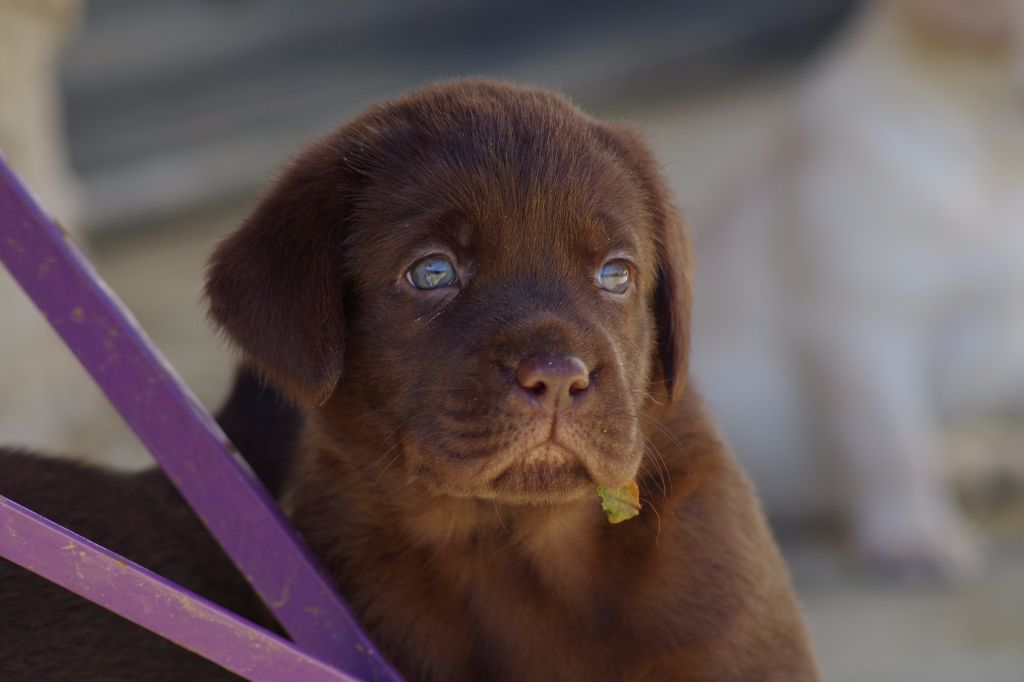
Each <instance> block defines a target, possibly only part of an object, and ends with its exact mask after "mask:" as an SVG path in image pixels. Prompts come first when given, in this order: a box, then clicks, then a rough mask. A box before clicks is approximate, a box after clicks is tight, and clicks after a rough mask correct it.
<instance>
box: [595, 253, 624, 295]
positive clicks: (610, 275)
mask: <svg viewBox="0 0 1024 682" xmlns="http://www.w3.org/2000/svg"><path fill="white" fill-rule="evenodd" d="M597 285H598V286H599V287H601V288H602V289H604V290H605V291H608V292H611V293H613V294H622V293H625V291H626V289H628V288H629V262H627V261H624V260H621V259H618V258H616V259H615V260H610V261H608V262H607V263H605V264H604V265H602V266H601V269H600V270H598V271H597Z"/></svg>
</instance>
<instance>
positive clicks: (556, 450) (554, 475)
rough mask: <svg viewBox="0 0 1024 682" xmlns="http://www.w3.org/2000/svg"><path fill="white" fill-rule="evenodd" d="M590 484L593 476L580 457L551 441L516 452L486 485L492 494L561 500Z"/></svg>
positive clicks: (530, 500)
mask: <svg viewBox="0 0 1024 682" xmlns="http://www.w3.org/2000/svg"><path fill="white" fill-rule="evenodd" d="M593 487H594V479H593V476H592V475H591V473H590V470H589V469H588V468H587V466H586V465H585V464H584V463H583V461H582V460H581V459H580V457H579V456H578V455H577V454H576V453H575V452H574V451H572V450H570V449H569V448H567V447H565V446H564V445H561V444H559V443H557V442H555V441H554V440H548V441H545V442H543V443H540V444H539V445H535V446H534V447H532V448H530V449H529V450H527V451H526V452H525V453H523V454H520V455H519V456H518V457H516V458H515V459H514V461H512V462H511V463H510V464H508V465H507V466H505V467H504V468H503V469H502V470H501V471H500V473H498V475H497V476H495V477H494V478H493V479H491V481H490V483H489V485H488V488H489V489H490V491H491V492H492V493H494V494H495V495H498V496H500V497H508V498H514V499H519V500H522V501H524V502H545V501H553V500H556V499H557V500H564V499H566V498H571V497H576V496H578V495H580V494H582V493H584V492H586V491H588V490H591V489H592V488H593Z"/></svg>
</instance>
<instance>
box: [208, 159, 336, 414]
mask: <svg viewBox="0 0 1024 682" xmlns="http://www.w3.org/2000/svg"><path fill="white" fill-rule="evenodd" d="M335 146H338V142H337V141H336V140H332V139H328V140H325V141H322V142H319V143H317V144H316V145H314V146H313V147H311V148H310V149H309V150H308V151H307V152H306V153H304V154H303V155H302V156H300V157H299V159H298V160H297V161H296V162H295V163H293V164H292V166H291V167H290V168H289V169H288V170H287V171H286V172H285V173H284V175H283V176H282V177H281V178H280V179H279V181H278V182H277V183H276V184H275V185H274V186H273V187H272V188H271V190H270V191H269V193H268V194H267V195H265V196H264V198H263V199H262V200H261V202H260V203H259V204H258V205H257V207H256V208H255V210H254V211H253V212H252V213H251V214H250V215H249V217H248V218H246V220H245V221H244V222H243V223H242V225H241V227H239V228H238V229H237V230H236V231H235V232H234V233H233V234H231V235H230V236H229V237H227V238H226V239H225V240H224V241H223V242H221V244H220V245H219V246H218V247H217V249H216V251H214V253H213V256H212V257H211V259H210V262H209V265H208V269H207V274H206V298H207V301H208V303H209V315H210V317H211V318H212V319H213V320H214V321H215V322H216V323H217V324H218V325H219V326H220V328H221V330H222V331H223V332H224V333H225V334H226V336H227V337H228V338H229V339H230V340H231V341H232V342H233V343H234V344H235V345H236V346H238V347H239V348H240V349H241V350H242V351H243V352H244V354H245V355H246V357H247V359H248V360H249V362H250V363H251V364H252V365H253V366H254V367H256V368H257V369H258V370H259V372H260V373H262V374H263V375H264V376H265V377H266V378H267V379H269V380H270V381H271V382H273V383H274V384H277V385H278V386H279V387H280V388H282V389H283V390H284V391H285V392H286V393H287V394H289V395H290V396H291V397H292V398H293V399H295V400H296V401H297V402H299V403H300V404H306V405H311V404H316V403H319V402H322V401H324V400H326V399H327V398H328V397H329V396H330V394H331V392H332V391H333V390H334V386H335V385H336V384H337V382H338V379H339V378H340V377H341V372H342V358H343V355H344V334H345V324H344V312H343V310H342V294H341V276H340V268H339V264H338V258H339V255H340V243H341V239H342V231H343V225H344V223H345V222H346V220H347V218H348V213H349V212H350V208H349V206H348V204H349V203H350V202H349V201H348V200H347V198H346V197H347V195H348V192H347V190H349V189H350V188H351V183H350V178H349V177H347V176H348V175H349V174H348V173H347V172H346V171H345V170H344V168H342V167H341V166H342V164H341V160H342V159H343V158H344V157H343V152H342V151H341V150H337V149H334V150H332V147H335Z"/></svg>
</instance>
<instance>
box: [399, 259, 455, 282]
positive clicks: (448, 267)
mask: <svg viewBox="0 0 1024 682" xmlns="http://www.w3.org/2000/svg"><path fill="white" fill-rule="evenodd" d="M405 277H406V279H408V280H409V283H410V284H412V285H413V286H414V287H416V288H417V289H440V288H441V287H450V286H451V285H453V284H455V280H456V277H455V266H454V265H452V264H451V261H449V260H448V259H447V258H442V257H441V256H428V257H427V258H424V259H423V260H421V261H419V262H418V263H416V264H415V265H413V266H412V267H411V268H409V272H407V273H405Z"/></svg>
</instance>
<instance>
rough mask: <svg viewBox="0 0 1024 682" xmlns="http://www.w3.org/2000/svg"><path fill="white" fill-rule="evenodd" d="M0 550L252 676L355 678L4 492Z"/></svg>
mask: <svg viewBox="0 0 1024 682" xmlns="http://www.w3.org/2000/svg"><path fill="white" fill-rule="evenodd" d="M0 515H2V517H3V525H2V526H0V554H2V555H3V556H4V557H5V558H7V559H9V560H11V561H13V562H14V563H16V564H19V565H21V566H24V567H25V568H27V569H28V570H30V571H32V572H33V573H36V574H38V575H41V576H42V577H44V578H46V579H47V580H50V581H52V582H55V583H57V584H58V585H60V586H61V587H65V588H67V589H69V590H71V591H72V592H74V593H75V594H78V595H81V596H82V597H85V598H86V599H88V600H89V601H92V602H95V603H97V604H99V605H100V606H102V607H104V608H107V609H110V610H111V611H113V612H114V613H116V614H118V615H120V616H124V617H125V618H127V619H129V620H131V621H133V622H135V623H138V624H139V625H141V626H143V627H145V628H148V629H150V630H152V631H153V632H155V633H157V634H158V635H160V636H162V637H165V638H167V639H169V640H171V641H172V642H175V643H177V644H180V645H181V646H183V647H185V648H186V649H188V650H190V651H194V652H195V653H197V654H199V655H200V656H204V657H205V658H208V659H210V660H211V661H213V662H214V663H217V664H219V665H222V666H224V667H225V668H227V669H228V670H230V671H232V672H235V673H237V674H239V675H242V676H243V677H245V678H247V679H250V680H258V681H265V682H293V681H294V680H303V681H304V682H305V681H307V680H308V682H357V681H356V680H355V678H353V677H350V676H348V675H346V674H345V673H342V672H339V671H338V670H337V669H336V668H333V667H331V666H329V665H327V664H325V663H323V662H321V661H319V660H317V659H315V658H313V657H312V656H310V655H309V654H307V653H305V652H303V651H301V650H300V649H299V648H298V647H296V646H295V645H294V644H292V643H291V642H289V641H287V640H284V639H282V638H280V637H278V636H277V635H275V634H273V633H271V632H268V631H267V630H264V629H263V628H261V627H258V626H256V625H253V624H252V623H250V622H249V621H247V620H245V619H243V618H240V617H238V616H236V615H235V614H233V613H231V612H230V611H228V610H226V609H223V608H221V607H219V606H217V605H216V604H213V603H211V602H209V601H207V600H206V599H203V598H202V597H200V596H199V595H197V594H194V593H192V592H189V591H188V590H186V589H184V588H182V587H180V586H178V585H176V584H174V583H172V582H170V581H168V580H165V579H163V578H161V577H160V576H158V575H156V574H155V573H152V572H150V571H147V570H146V569H145V568H143V567H141V566H139V565H137V564H135V563H132V562H131V561H128V560H127V559H125V558H124V557H121V556H118V555H117V554H115V553H114V552H111V551H110V550H107V549H104V548H103V547H100V546H99V545H97V544H95V543H93V542H90V541H89V540H86V539H85V538H83V537H81V536H79V535H76V534H75V533H72V532H71V531H69V530H67V529H66V528H63V527H61V526H58V525H57V524H55V523H53V522H52V521H49V520H48V519H46V518H44V517H42V516H39V515H38V514H36V513H34V512H32V511H29V510H28V509H25V508H24V507H22V506H21V505H19V504H17V503H15V502H12V501H11V500H8V499H7V498H5V497H3V496H2V495H0Z"/></svg>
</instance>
